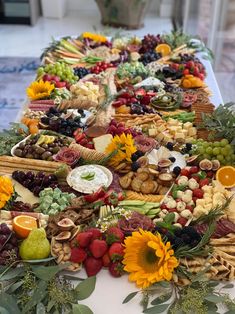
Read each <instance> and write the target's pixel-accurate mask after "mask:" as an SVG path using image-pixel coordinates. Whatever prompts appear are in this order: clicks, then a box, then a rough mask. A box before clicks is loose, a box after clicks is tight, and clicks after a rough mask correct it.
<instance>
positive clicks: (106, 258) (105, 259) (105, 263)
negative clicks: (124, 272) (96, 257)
mask: <svg viewBox="0 0 235 314" xmlns="http://www.w3.org/2000/svg"><path fill="white" fill-rule="evenodd" d="M102 262H103V266H104V267H108V266H109V264H110V263H111V259H110V257H109V253H105V254H104V256H102Z"/></svg>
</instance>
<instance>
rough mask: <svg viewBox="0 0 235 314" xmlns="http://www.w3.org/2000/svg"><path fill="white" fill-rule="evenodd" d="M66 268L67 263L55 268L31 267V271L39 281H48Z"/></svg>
mask: <svg viewBox="0 0 235 314" xmlns="http://www.w3.org/2000/svg"><path fill="white" fill-rule="evenodd" d="M66 267H68V263H65V264H62V265H56V266H32V270H33V272H34V274H35V276H37V277H38V278H39V279H42V280H45V281H50V280H51V279H52V278H54V277H55V275H56V274H57V273H58V272H60V271H61V270H62V269H64V268H66Z"/></svg>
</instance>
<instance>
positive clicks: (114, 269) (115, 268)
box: [109, 262, 123, 277]
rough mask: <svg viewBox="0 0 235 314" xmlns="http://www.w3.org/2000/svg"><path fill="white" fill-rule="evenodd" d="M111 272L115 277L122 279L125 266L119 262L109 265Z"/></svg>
mask: <svg viewBox="0 0 235 314" xmlns="http://www.w3.org/2000/svg"><path fill="white" fill-rule="evenodd" d="M109 272H110V274H111V275H112V276H113V277H121V275H122V273H123V265H122V264H121V263H119V262H115V263H111V264H110V265H109Z"/></svg>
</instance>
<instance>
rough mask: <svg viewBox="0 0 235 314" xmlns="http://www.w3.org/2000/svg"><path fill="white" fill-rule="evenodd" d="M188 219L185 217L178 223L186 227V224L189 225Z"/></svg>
mask: <svg viewBox="0 0 235 314" xmlns="http://www.w3.org/2000/svg"><path fill="white" fill-rule="evenodd" d="M187 221H188V220H187V219H186V218H184V217H180V218H179V219H178V220H177V223H179V224H181V226H185V225H186V223H187Z"/></svg>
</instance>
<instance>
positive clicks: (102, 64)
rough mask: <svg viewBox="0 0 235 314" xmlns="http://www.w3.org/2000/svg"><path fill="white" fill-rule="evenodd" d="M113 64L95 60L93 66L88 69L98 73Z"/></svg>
mask: <svg viewBox="0 0 235 314" xmlns="http://www.w3.org/2000/svg"><path fill="white" fill-rule="evenodd" d="M112 67H113V64H112V63H107V62H103V61H102V62H97V63H96V65H95V66H93V67H92V68H91V69H90V71H91V73H94V74H99V73H101V72H103V71H105V70H106V69H108V68H112Z"/></svg>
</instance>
